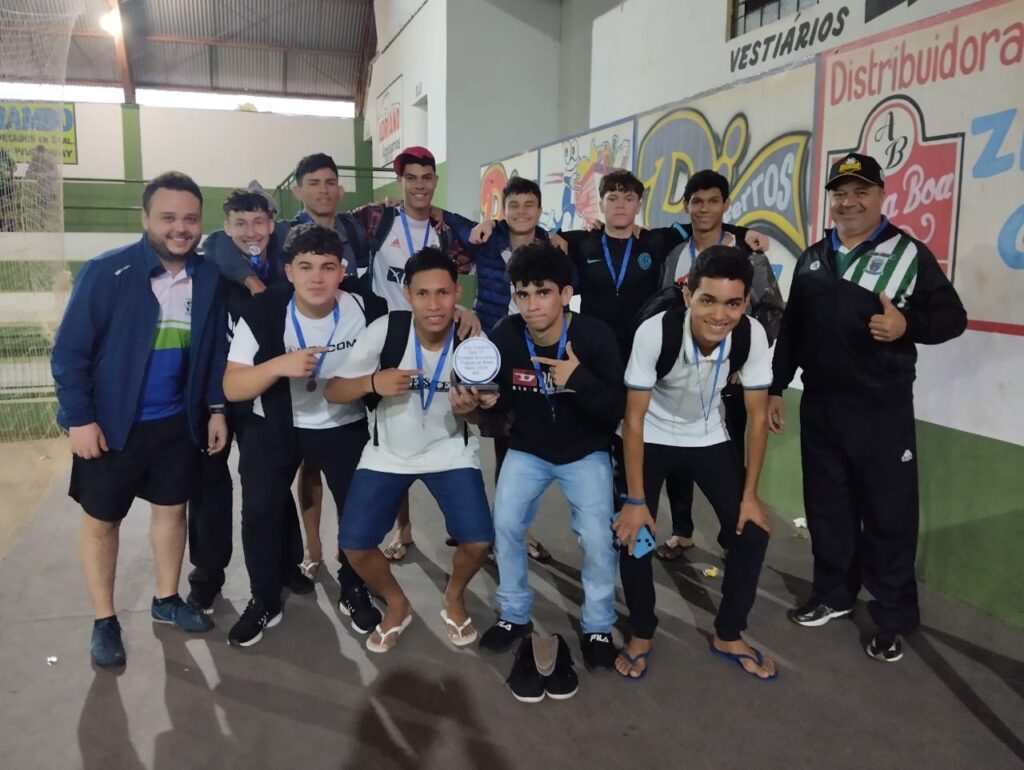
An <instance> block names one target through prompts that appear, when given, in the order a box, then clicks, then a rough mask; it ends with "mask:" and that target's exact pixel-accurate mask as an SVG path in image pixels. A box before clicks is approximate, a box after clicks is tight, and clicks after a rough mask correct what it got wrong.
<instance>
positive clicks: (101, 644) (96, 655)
mask: <svg viewBox="0 0 1024 770" xmlns="http://www.w3.org/2000/svg"><path fill="white" fill-rule="evenodd" d="M89 655H90V657H91V658H92V662H93V663H95V664H96V665H97V666H102V667H103V668H111V667H113V666H123V665H124V643H123V642H122V641H121V624H120V623H118V622H117V617H116V616H113V615H112V616H111V617H109V618H103V619H102V620H97V621H96V622H95V623H93V625H92V641H91V642H90V643H89Z"/></svg>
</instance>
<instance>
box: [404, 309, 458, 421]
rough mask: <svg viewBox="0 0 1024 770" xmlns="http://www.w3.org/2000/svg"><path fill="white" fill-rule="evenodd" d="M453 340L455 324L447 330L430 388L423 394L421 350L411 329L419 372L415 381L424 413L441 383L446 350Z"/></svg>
mask: <svg viewBox="0 0 1024 770" xmlns="http://www.w3.org/2000/svg"><path fill="white" fill-rule="evenodd" d="M453 339H455V324H452V328H451V329H449V330H448V339H447V340H445V343H444V349H443V350H441V356H440V358H438V359H437V366H435V367H434V374H433V376H432V377H431V378H430V387H429V388H428V389H427V393H426V394H424V393H423V348H422V347H421V346H420V336H419V335H418V334H416V330H415V329H413V341H414V343H415V348H416V368H417V369H419V370H420V376H419V377H417V378H416V379H417V381H418V385H419V389H420V406H421V407H423V411H424V412H426V411H427V410H428V409H430V404H431V402H432V401H433V400H434V394H435V393H436V392H437V384H438V383H439V382H440V381H441V373H442V372H443V371H444V362H445V360H446V359H447V358H448V349H449V348H450V347H451V345H452V340H453Z"/></svg>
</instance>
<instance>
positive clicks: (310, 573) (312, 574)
mask: <svg viewBox="0 0 1024 770" xmlns="http://www.w3.org/2000/svg"><path fill="white" fill-rule="evenodd" d="M321 564H323V562H322V561H310V560H309V559H303V560H302V564H300V565H299V572H301V573H302V575H303V576H304V577H307V578H309V579H310V580H314V579H315V578H316V571H317V570H318V569H320V565H321Z"/></svg>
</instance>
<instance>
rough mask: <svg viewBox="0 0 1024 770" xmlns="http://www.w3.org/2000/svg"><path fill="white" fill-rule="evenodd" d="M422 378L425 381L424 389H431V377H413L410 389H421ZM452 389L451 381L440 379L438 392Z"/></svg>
mask: <svg viewBox="0 0 1024 770" xmlns="http://www.w3.org/2000/svg"><path fill="white" fill-rule="evenodd" d="M420 380H422V381H423V389H424V391H426V390H429V389H430V378H429V377H413V378H412V381H411V382H410V383H409V390H419V389H420ZM451 389H452V384H451V383H450V382H448V381H447V380H439V381H438V383H437V392H438V393H447V392H448V391H449V390H451Z"/></svg>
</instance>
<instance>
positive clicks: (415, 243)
mask: <svg viewBox="0 0 1024 770" xmlns="http://www.w3.org/2000/svg"><path fill="white" fill-rule="evenodd" d="M407 219H408V222H409V235H411V236H412V251H411V252H410V251H409V242H408V241H407V240H406V237H405V228H404V227H403V226H402V214H401V210H397V211H396V212H395V221H394V223H393V224H392V225H391V232H389V233H388V237H387V238H385V239H384V242H383V243H382V244H381V247H380V250H379V251H378V252H377V254H376V255H375V256H374V258H373V293H374V294H376V295H377V296H378V297H382V298H383V299H385V300H387V303H388V310H411V307H410V305H409V301H408V300H407V299H406V298H405V293H404V292H403V291H402V281H403V280H404V278H405V263H406V262H408V261H409V257H411V256H412V255H413V254H415V253H416V252H417V251H419V250H420V249H422V248H423V247H424V245H426V246H440V245H441V241H440V239H439V238H438V237H437V231H436V230H434V228H433V227H432V225H431V222H430V220H429V219H428V220H422V221H421V220H418V219H413V218H412V217H408V216H407ZM424 239H426V243H424Z"/></svg>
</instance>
